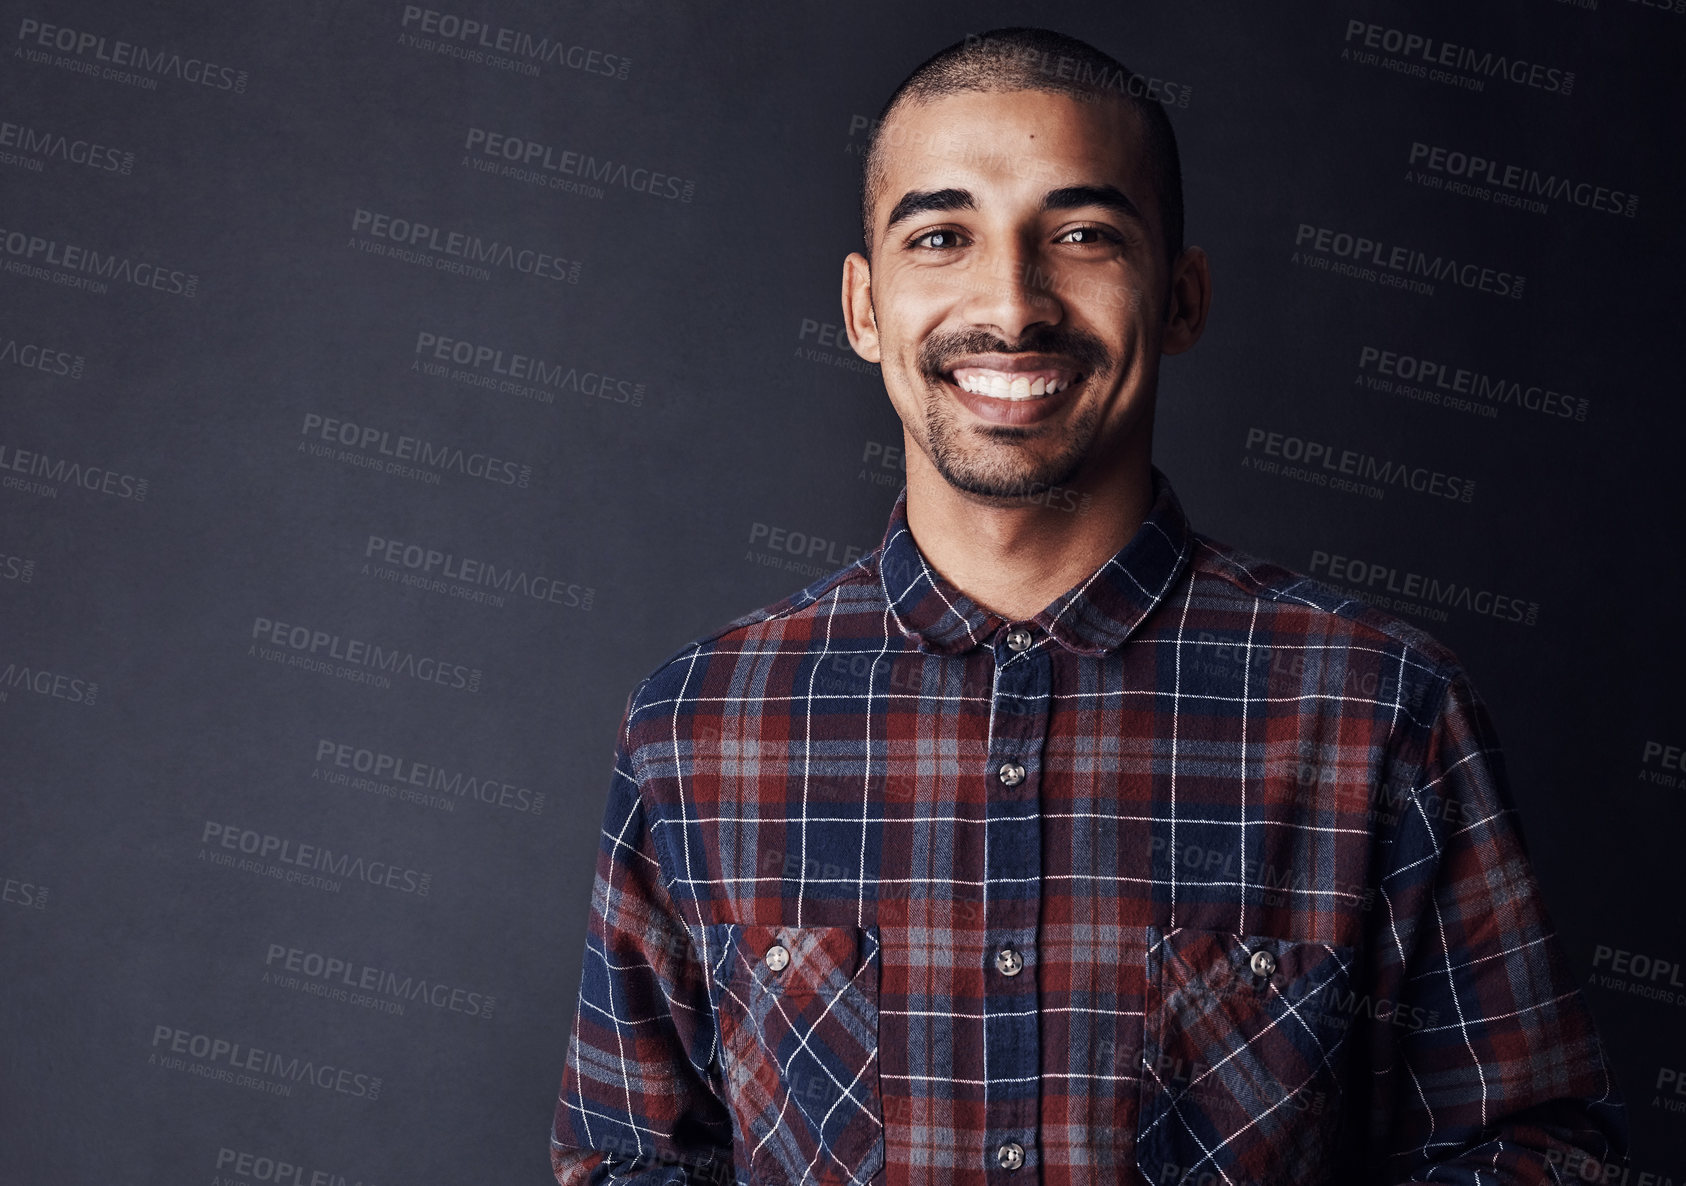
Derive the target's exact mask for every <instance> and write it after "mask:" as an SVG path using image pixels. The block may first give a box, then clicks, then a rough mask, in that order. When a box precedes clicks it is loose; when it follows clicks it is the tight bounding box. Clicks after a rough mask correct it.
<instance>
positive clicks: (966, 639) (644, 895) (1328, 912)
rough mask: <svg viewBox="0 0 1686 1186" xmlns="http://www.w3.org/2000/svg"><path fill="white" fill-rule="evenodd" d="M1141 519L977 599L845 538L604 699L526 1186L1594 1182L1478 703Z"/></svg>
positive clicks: (1340, 606)
mask: <svg viewBox="0 0 1686 1186" xmlns="http://www.w3.org/2000/svg"><path fill="white" fill-rule="evenodd" d="M1153 483H1154V498H1155V501H1154V503H1153V506H1152V509H1151V512H1150V513H1149V515H1148V517H1147V519H1146V521H1145V522H1144V523H1143V524H1142V525H1141V527H1140V529H1139V530H1138V531H1137V532H1136V533H1135V534H1134V536H1133V538H1132V539H1131V540H1130V541H1129V542H1128V543H1127V544H1126V546H1125V547H1124V548H1123V549H1121V550H1120V551H1119V552H1118V553H1117V554H1116V555H1115V556H1114V557H1112V558H1111V559H1110V560H1109V561H1108V562H1107V563H1106V564H1104V565H1103V566H1101V568H1100V569H1098V570H1097V571H1096V572H1095V573H1094V574H1093V575H1092V576H1091V577H1090V578H1089V579H1088V580H1086V581H1085V582H1083V583H1082V584H1081V585H1079V586H1077V587H1076V588H1074V589H1072V590H1070V591H1069V592H1067V593H1066V594H1064V595H1062V596H1061V597H1060V598H1059V599H1058V600H1056V601H1055V602H1054V603H1053V604H1052V605H1050V606H1048V607H1047V608H1046V609H1045V610H1043V611H1042V612H1041V613H1039V614H1037V615H1036V616H1035V617H1034V618H1031V619H1029V620H1027V621H1015V622H1009V621H1005V620H1003V619H1002V618H1000V617H998V616H997V615H994V614H992V613H990V612H989V611H987V610H985V609H983V608H982V607H980V606H979V605H977V604H976V603H975V602H973V601H971V600H969V599H968V598H967V597H965V596H964V595H963V594H962V593H960V592H959V590H958V589H956V588H955V587H954V586H953V585H951V584H949V583H948V582H947V581H946V580H945V579H944V578H943V577H941V576H940V575H939V574H937V573H936V572H935V571H934V570H933V569H931V568H930V567H929V566H928V565H927V564H926V562H925V560H924V558H923V556H922V555H921V554H920V552H919V549H918V548H917V546H916V545H915V543H914V540H913V537H912V535H911V534H910V532H909V531H908V528H907V520H906V515H905V499H906V491H905V488H904V490H903V492H902V495H901V497H900V498H898V500H897V502H896V505H895V508H894V510H893V511H892V513H891V517H890V522H889V526H888V528H887V530H886V532H885V535H884V540H883V543H882V545H881V547H879V548H878V549H877V550H875V551H874V552H872V553H871V554H869V555H867V556H865V557H863V558H862V559H861V560H860V561H859V562H857V563H855V564H853V565H850V566H849V567H847V568H844V569H842V570H840V571H838V572H836V573H833V574H831V575H830V576H827V577H825V578H822V579H820V580H818V581H816V582H814V583H813V584H811V585H809V586H808V587H807V588H805V589H803V590H801V591H800V592H798V593H796V594H794V595H792V596H790V597H789V598H786V599H785V600H783V601H781V602H778V603H776V604H774V605H771V606H768V607H766V608H764V609H761V610H758V611H756V612H754V613H751V614H748V615H745V616H744V617H742V618H739V619H737V620H736V621H734V622H732V623H729V624H727V625H726V626H724V627H723V628H721V629H720V630H719V631H717V632H716V633H714V634H712V635H709V636H708V637H706V638H703V639H701V640H699V641H697V642H695V643H692V644H690V645H688V646H686V647H684V648H682V649H681V650H680V651H678V652H676V653H675V654H674V655H673V656H672V657H670V658H669V659H668V660H667V661H665V662H664V663H663V664H662V665H661V666H660V667H659V668H658V669H657V670H656V671H655V672H654V673H653V674H652V675H650V676H649V677H648V678H647V679H645V680H644V681H643V682H642V683H641V684H640V685H639V686H638V687H637V688H636V689H635V691H634V692H633V694H632V696H631V697H630V699H629V701H628V704H627V710H626V714H625V719H624V723H623V727H622V730H621V733H620V737H619V743H618V746H617V752H616V755H615V766H614V774H613V779H612V783H611V786H610V791H609V800H608V805H607V809H606V811H605V814H604V822H603V831H602V836H601V841H600V848H599V852H598V856H597V864H596V879H595V888H594V890H593V895H592V900H591V912H590V918H589V928H588V937H587V941H586V947H585V958H584V967H583V971H582V976H581V984H580V992H579V999H578V1003H577V1008H576V1012H575V1018H574V1025H573V1029H572V1032H571V1034H570V1037H569V1041H568V1050H567V1060H566V1066H565V1069H564V1072H563V1077H562V1085H561V1092H560V1097H559V1099H558V1101H557V1105H556V1112H555V1119H554V1126H553V1129H552V1132H551V1157H552V1163H553V1168H554V1171H555V1174H556V1178H557V1180H558V1182H560V1183H564V1184H570V1183H588V1182H589V1183H597V1182H608V1181H614V1182H629V1183H645V1184H652V1186H653V1184H657V1183H661V1184H673V1186H677V1184H680V1183H692V1182H720V1183H728V1182H730V1183H757V1184H760V1183H774V1184H787V1186H797V1184H799V1183H810V1182H813V1183H868V1182H875V1183H888V1184H890V1186H902V1184H905V1183H938V1182H940V1183H950V1182H953V1183H984V1182H989V1183H1000V1184H1007V1183H1028V1182H1037V1181H1039V1182H1041V1183H1046V1184H1059V1186H1065V1184H1067V1183H1072V1184H1077V1183H1082V1184H1085V1186H1088V1184H1093V1183H1098V1182H1106V1183H1131V1184H1140V1183H1144V1182H1145V1183H1152V1184H1153V1186H1178V1184H1183V1186H1188V1184H1196V1183H1211V1184H1214V1186H1219V1184H1222V1186H1243V1184H1248V1183H1252V1184H1260V1186H1277V1184H1282V1186H1287V1184H1290V1183H1291V1184H1294V1186H1314V1184H1316V1183H1325V1182H1327V1183H1337V1182H1338V1183H1343V1184H1345V1183H1359V1182H1364V1183H1372V1182H1390V1183H1391V1182H1407V1181H1412V1182H1429V1181H1432V1182H1446V1183H1452V1182H1457V1183H1471V1184H1484V1186H1486V1184H1493V1183H1509V1182H1518V1183H1521V1182H1527V1183H1536V1182H1559V1181H1563V1180H1568V1179H1571V1178H1582V1179H1585V1180H1594V1179H1595V1178H1601V1179H1602V1180H1604V1181H1609V1180H1611V1176H1612V1175H1614V1174H1617V1173H1620V1172H1621V1169H1620V1167H1621V1166H1622V1165H1623V1164H1624V1163H1625V1158H1626V1156H1627V1131H1628V1130H1627V1120H1626V1112H1625V1110H1624V1106H1623V1103H1622V1098H1621V1096H1620V1094H1619V1093H1618V1091H1617V1088H1616V1086H1615V1084H1614V1082H1613V1080H1612V1077H1611V1074H1610V1071H1609V1069H1608V1066H1607V1063H1606V1060H1605V1055H1604V1051H1603V1049H1602V1046H1601V1044H1600V1042H1599V1038H1598V1035H1597V1033H1596V1031H1595V1029H1594V1026H1593V1022H1592V1019H1591V1016H1590V1014H1589V1011H1588V1009H1587V1007H1586V1005H1585V1002H1584V1000H1583V999H1582V997H1581V995H1580V992H1579V990H1578V988H1577V985H1576V978H1575V977H1574V976H1573V975H1572V974H1571V970H1570V968H1569V967H1568V965H1567V962H1566V960H1565V957H1564V955H1563V953H1562V950H1561V948H1560V943H1559V940H1558V939H1557V938H1556V937H1555V935H1554V932H1553V930H1552V926H1551V923H1550V920H1549V918H1548V916H1547V914H1546V911H1545V909H1544V906H1543V904H1542V902H1541V898H1540V891H1539V887H1538V884H1537V883H1536V881H1535V878H1534V876H1533V874H1532V872H1531V870H1530V868H1529V864H1528V860H1527V856H1526V851H1525V849H1524V845H1523V837H1522V834H1521V831H1520V828H1519V825H1518V821H1517V818H1516V813H1515V809H1514V806H1513V803H1512V800H1511V797H1510V792H1509V791H1508V789H1507V787H1506V783H1505V779H1504V768H1503V764H1502V760H1501V756H1500V752H1499V749H1498V742H1497V738H1496V737H1495V735H1494V732H1493V728H1492V726H1491V724H1490V722H1489V719H1488V716H1487V713H1486V711H1485V709H1484V708H1483V706H1482V703H1481V701H1480V700H1479V699H1478V698H1477V696H1476V693H1475V691H1474V690H1473V688H1472V687H1471V684H1470V682H1469V679H1468V677H1467V675H1466V674H1465V673H1464V672H1463V671H1462V669H1461V668H1460V667H1459V665H1458V663H1457V660H1456V659H1455V658H1454V656H1453V655H1452V654H1451V653H1450V652H1449V651H1448V650H1447V649H1446V648H1445V647H1443V646H1441V645H1440V644H1438V643H1437V642H1435V641H1434V640H1433V639H1432V638H1430V637H1429V636H1427V635H1426V634H1424V633H1423V632H1422V631H1420V630H1418V629H1416V628H1414V627H1412V626H1410V625H1408V624H1406V623H1404V622H1401V621H1399V620H1398V619H1395V618H1392V617H1390V616H1388V615H1385V614H1383V613H1380V612H1378V611H1376V610H1374V609H1371V608H1368V607H1366V606H1364V605H1362V604H1359V603H1356V602H1353V601H1350V600H1346V599H1344V598H1342V597H1339V596H1337V595H1335V594H1334V593H1333V592H1331V591H1330V590H1328V589H1327V588H1325V587H1322V586H1320V585H1318V584H1317V583H1316V582H1314V581H1312V580H1311V579H1309V578H1307V577H1304V576H1301V575H1298V574H1296V573H1293V572H1289V571H1287V570H1285V569H1282V568H1279V567H1276V566H1274V565H1271V564H1269V563H1267V562H1264V561H1261V560H1258V559H1256V558H1253V557H1251V556H1248V555H1246V554H1244V553H1241V552H1239V551H1237V550H1235V549H1232V548H1230V547H1227V546H1225V545H1222V544H1219V543H1217V542H1214V541H1213V540H1211V539H1208V538H1206V537H1204V536H1202V535H1200V534H1198V533H1196V532H1194V531H1193V530H1191V528H1190V527H1189V525H1188V523H1187V520H1186V519H1185V517H1184V514H1183V512H1182V509H1181V507H1180V505H1179V503H1178V501H1177V498H1176V496H1175V494H1174V493H1173V491H1172V489H1171V486H1170V484H1169V482H1167V481H1166V480H1165V477H1164V475H1163V474H1162V473H1160V472H1159V471H1158V470H1157V469H1155V470H1154V471H1153Z"/></svg>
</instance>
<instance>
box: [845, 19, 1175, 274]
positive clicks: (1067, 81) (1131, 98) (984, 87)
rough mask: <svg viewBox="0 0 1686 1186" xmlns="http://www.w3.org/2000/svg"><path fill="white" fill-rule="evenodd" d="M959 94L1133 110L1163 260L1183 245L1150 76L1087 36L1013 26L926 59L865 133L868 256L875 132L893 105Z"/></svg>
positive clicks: (1165, 128)
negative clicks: (1048, 97)
mask: <svg viewBox="0 0 1686 1186" xmlns="http://www.w3.org/2000/svg"><path fill="white" fill-rule="evenodd" d="M962 91H1045V92H1048V93H1051V94H1058V95H1067V96H1070V97H1071V98H1074V99H1079V100H1082V101H1085V102H1093V101H1097V100H1106V99H1111V100H1114V101H1118V102H1122V103H1124V104H1126V105H1127V106H1128V107H1129V108H1130V110H1132V111H1134V112H1135V113H1136V119H1137V123H1138V125H1139V126H1140V128H1141V131H1142V146H1143V148H1145V149H1146V155H1147V166H1148V175H1149V177H1150V179H1151V182H1152V185H1153V190H1154V195H1155V196H1156V197H1157V198H1158V200H1159V214H1160V219H1161V220H1162V222H1163V224H1164V225H1163V227H1162V230H1163V232H1164V246H1165V259H1166V262H1167V263H1170V262H1172V261H1174V260H1175V259H1176V258H1177V256H1178V255H1180V254H1181V253H1182V249H1183V180H1182V163H1181V161H1180V160H1179V158H1178V156H1177V137H1176V133H1175V132H1173V131H1172V129H1171V120H1170V117H1169V116H1167V115H1166V114H1165V105H1164V104H1163V103H1161V102H1159V101H1158V100H1156V99H1151V98H1148V97H1147V96H1148V92H1149V87H1148V84H1147V80H1146V79H1144V78H1142V77H1141V76H1140V75H1139V74H1137V73H1135V71H1133V70H1131V69H1130V68H1129V67H1128V66H1126V65H1124V64H1123V63H1122V62H1120V61H1118V60H1117V59H1116V58H1114V57H1112V56H1111V55H1110V54H1104V53H1102V52H1101V51H1100V50H1098V49H1096V48H1095V47H1094V46H1092V45H1090V44H1089V43H1088V42H1086V41H1079V40H1078V39H1077V38H1075V37H1068V36H1066V35H1065V34H1064V33H1056V32H1054V31H1053V30H1052V29H1034V28H1024V27H1013V28H1005V29H991V30H990V31H989V32H987V33H969V34H967V35H966V37H965V39H964V40H961V41H957V42H955V43H954V44H953V45H951V46H949V47H948V48H947V49H944V50H939V51H938V52H937V53H935V54H933V55H932V56H931V57H929V58H927V59H926V60H925V61H924V62H923V63H922V64H921V65H920V66H919V67H918V68H917V69H916V70H914V72H913V73H912V74H909V75H908V76H907V77H906V78H905V79H903V80H902V84H901V85H900V86H898V87H897V88H896V90H895V93H893V94H892V95H891V96H890V100H889V102H887V103H885V104H884V109H883V110H882V111H880V112H879V113H878V119H877V121H876V122H875V123H873V124H872V126H871V127H870V128H869V129H868V131H867V139H866V151H865V152H864V153H863V154H862V160H861V240H862V242H863V244H864V245H865V247H866V251H867V254H868V255H870V254H871V253H872V206H873V202H874V200H875V199H876V198H877V196H878V190H879V189H880V188H882V177H881V173H882V167H881V165H880V163H879V159H878V145H879V138H880V133H881V132H882V130H883V128H884V125H885V124H886V123H887V122H888V121H889V119H890V117H891V116H892V115H893V114H894V113H895V111H896V110H897V108H898V107H901V106H902V105H904V104H908V103H918V102H926V101H929V100H931V99H936V98H940V97H942V96H944V95H952V94H958V93H960V92H962Z"/></svg>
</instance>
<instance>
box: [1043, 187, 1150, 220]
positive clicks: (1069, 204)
mask: <svg viewBox="0 0 1686 1186" xmlns="http://www.w3.org/2000/svg"><path fill="white" fill-rule="evenodd" d="M1084 206H1100V207H1103V208H1104V209H1107V210H1111V211H1114V212H1115V213H1117V214H1121V215H1123V216H1124V217H1125V218H1129V219H1133V220H1134V221H1136V222H1139V223H1142V224H1144V225H1145V224H1146V223H1147V219H1145V218H1143V217H1142V212H1141V211H1140V210H1138V209H1136V204H1135V203H1134V202H1132V201H1131V200H1130V199H1129V198H1128V197H1127V196H1125V193H1124V191H1123V190H1121V189H1119V188H1118V187H1117V186H1113V185H1068V186H1066V187H1065V188H1064V189H1052V190H1049V191H1048V192H1047V193H1046V194H1045V195H1043V198H1042V209H1043V210H1044V211H1050V210H1077V209H1080V208H1081V207H1084Z"/></svg>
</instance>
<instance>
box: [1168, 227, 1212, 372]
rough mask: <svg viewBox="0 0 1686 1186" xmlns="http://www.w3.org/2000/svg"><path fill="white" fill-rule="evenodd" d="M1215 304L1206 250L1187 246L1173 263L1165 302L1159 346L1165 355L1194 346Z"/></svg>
mask: <svg viewBox="0 0 1686 1186" xmlns="http://www.w3.org/2000/svg"><path fill="white" fill-rule="evenodd" d="M1211 307H1212V273H1211V269H1210V266H1209V265H1208V264H1207V261H1206V253H1205V252H1204V251H1202V250H1201V249H1200V248H1198V247H1185V248H1183V252H1182V254H1181V255H1179V256H1177V259H1176V262H1175V263H1174V264H1173V265H1172V266H1171V294H1170V299H1169V300H1167V301H1166V302H1165V334H1164V336H1163V337H1162V338H1161V339H1160V344H1159V348H1160V350H1161V351H1162V352H1164V353H1166V354H1181V353H1182V352H1183V351H1184V350H1188V349H1191V348H1193V346H1194V344H1195V343H1196V342H1198V341H1199V340H1200V334H1201V331H1202V330H1204V329H1205V328H1206V313H1207V311H1208V310H1210V309H1211Z"/></svg>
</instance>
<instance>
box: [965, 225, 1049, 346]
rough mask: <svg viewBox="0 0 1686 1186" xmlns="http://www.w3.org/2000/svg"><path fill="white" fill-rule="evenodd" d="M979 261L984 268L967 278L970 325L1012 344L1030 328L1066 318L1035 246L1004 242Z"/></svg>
mask: <svg viewBox="0 0 1686 1186" xmlns="http://www.w3.org/2000/svg"><path fill="white" fill-rule="evenodd" d="M978 262H979V263H980V264H981V265H982V266H981V267H979V268H977V269H974V270H973V272H972V274H971V275H970V276H968V277H967V281H968V284H969V285H970V287H971V292H970V293H969V294H968V300H967V302H966V319H967V320H968V321H969V322H970V323H971V324H973V325H976V326H979V327H980V328H986V329H993V330H994V331H995V332H996V334H997V335H999V336H1000V337H1001V338H1002V339H1003V340H1005V341H1008V342H1016V341H1018V340H1019V339H1020V338H1021V337H1023V335H1024V333H1025V331H1026V330H1028V329H1030V328H1031V327H1032V326H1034V325H1057V324H1058V323H1059V322H1060V321H1061V320H1062V319H1063V318H1064V316H1065V309H1064V307H1063V305H1062V304H1061V302H1060V299H1059V296H1058V294H1057V293H1056V292H1055V288H1054V284H1055V277H1054V276H1053V275H1052V274H1051V273H1050V272H1049V271H1048V270H1047V269H1046V268H1045V267H1044V260H1043V257H1042V256H1041V254H1040V252H1039V251H1038V250H1037V246H1036V244H1034V243H1032V242H1027V241H1025V240H1023V239H1014V240H1008V241H1004V242H1001V243H1000V244H999V246H997V247H996V248H995V249H993V250H986V251H985V252H984V253H983V258H982V259H980V260H979V261H978Z"/></svg>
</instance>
